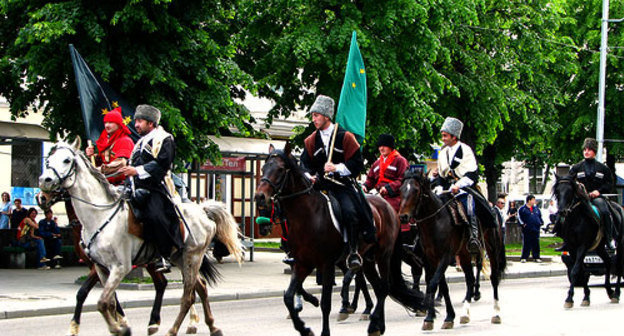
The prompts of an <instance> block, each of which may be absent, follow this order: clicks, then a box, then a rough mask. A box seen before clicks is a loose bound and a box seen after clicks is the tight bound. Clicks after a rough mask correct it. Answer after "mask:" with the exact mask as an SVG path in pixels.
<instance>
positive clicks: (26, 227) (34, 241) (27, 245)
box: [17, 208, 50, 270]
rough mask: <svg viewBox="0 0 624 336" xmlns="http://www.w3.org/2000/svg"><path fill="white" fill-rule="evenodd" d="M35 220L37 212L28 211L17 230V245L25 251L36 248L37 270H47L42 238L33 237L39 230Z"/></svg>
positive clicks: (33, 210) (32, 209) (33, 209)
mask: <svg viewBox="0 0 624 336" xmlns="http://www.w3.org/2000/svg"><path fill="white" fill-rule="evenodd" d="M35 218H37V210H36V209H35V208H30V209H28V210H27V216H26V218H24V219H23V220H22V222H21V223H20V224H19V226H18V229H17V245H18V246H19V247H22V248H24V249H27V250H30V249H31V248H33V247H35V248H37V259H39V265H38V268H39V269H43V270H48V269H50V266H48V265H46V263H47V262H48V261H50V259H47V258H46V257H45V255H46V250H45V244H44V243H43V238H41V237H39V236H36V235H35V230H36V229H38V228H39V225H37V222H35Z"/></svg>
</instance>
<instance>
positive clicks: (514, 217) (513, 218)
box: [507, 201, 518, 224]
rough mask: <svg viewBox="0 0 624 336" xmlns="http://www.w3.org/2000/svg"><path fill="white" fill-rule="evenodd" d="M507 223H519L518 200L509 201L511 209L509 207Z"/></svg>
mask: <svg viewBox="0 0 624 336" xmlns="http://www.w3.org/2000/svg"><path fill="white" fill-rule="evenodd" d="M507 223H509V224H517V223H518V208H517V207H516V202H515V201H511V202H509V209H507Z"/></svg>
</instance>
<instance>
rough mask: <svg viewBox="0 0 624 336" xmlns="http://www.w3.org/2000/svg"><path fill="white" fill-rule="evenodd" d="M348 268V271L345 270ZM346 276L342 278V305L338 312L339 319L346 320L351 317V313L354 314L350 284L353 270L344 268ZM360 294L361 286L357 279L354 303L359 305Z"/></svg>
mask: <svg viewBox="0 0 624 336" xmlns="http://www.w3.org/2000/svg"><path fill="white" fill-rule="evenodd" d="M344 270H346V272H344ZM344 270H343V272H344V277H343V279H342V289H341V290H340V297H341V299H342V307H340V311H339V312H338V321H344V320H346V319H347V318H349V314H352V313H353V312H354V311H355V309H354V310H350V307H349V306H350V305H349V286H350V285H351V280H353V271H351V270H349V269H346V268H345V269H344ZM358 296H359V288H358V286H357V281H356V284H355V293H354V294H353V303H354V305H356V307H357V297H358Z"/></svg>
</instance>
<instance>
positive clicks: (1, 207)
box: [0, 191, 11, 230]
mask: <svg viewBox="0 0 624 336" xmlns="http://www.w3.org/2000/svg"><path fill="white" fill-rule="evenodd" d="M10 215H11V195H9V193H8V192H6V191H5V192H3V193H2V202H1V203H0V230H1V229H8V228H9V216H10Z"/></svg>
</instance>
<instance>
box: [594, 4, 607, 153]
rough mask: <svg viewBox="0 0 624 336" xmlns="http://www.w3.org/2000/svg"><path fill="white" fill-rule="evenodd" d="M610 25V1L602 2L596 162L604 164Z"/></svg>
mask: <svg viewBox="0 0 624 336" xmlns="http://www.w3.org/2000/svg"><path fill="white" fill-rule="evenodd" d="M608 24H609V0H602V23H601V28H600V37H601V38H600V80H599V83H598V116H597V120H596V140H597V141H598V153H596V160H598V161H599V162H604V160H603V158H602V151H603V146H604V97H605V81H606V72H607V33H608V28H609V27H608Z"/></svg>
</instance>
